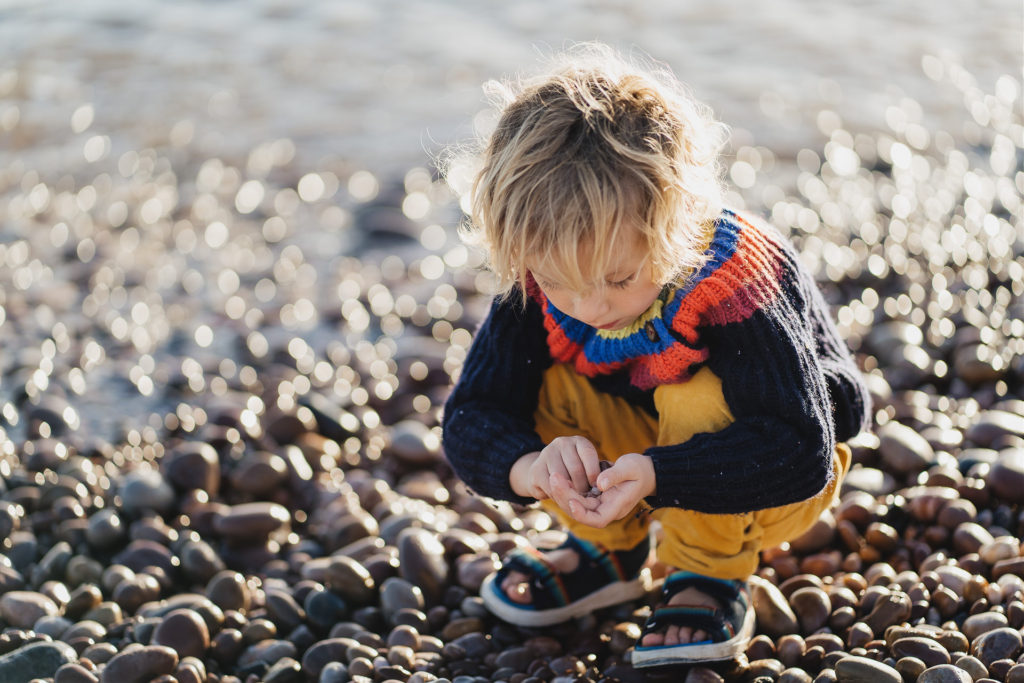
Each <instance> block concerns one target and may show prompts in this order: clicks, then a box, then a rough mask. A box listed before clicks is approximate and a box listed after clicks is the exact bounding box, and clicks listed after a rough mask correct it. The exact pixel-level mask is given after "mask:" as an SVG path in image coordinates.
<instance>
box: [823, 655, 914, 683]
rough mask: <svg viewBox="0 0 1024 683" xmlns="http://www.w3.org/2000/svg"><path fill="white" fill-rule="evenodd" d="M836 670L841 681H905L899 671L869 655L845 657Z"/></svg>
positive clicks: (879, 682)
mask: <svg viewBox="0 0 1024 683" xmlns="http://www.w3.org/2000/svg"><path fill="white" fill-rule="evenodd" d="M835 671H836V678H837V679H838V680H839V683H903V677H902V676H900V673H899V671H897V670H896V669H894V668H893V667H891V666H889V665H887V664H883V663H882V662H876V661H875V660H873V659H869V658H867V657H853V656H851V657H844V658H843V659H840V660H839V661H838V662H837V663H836V666H835Z"/></svg>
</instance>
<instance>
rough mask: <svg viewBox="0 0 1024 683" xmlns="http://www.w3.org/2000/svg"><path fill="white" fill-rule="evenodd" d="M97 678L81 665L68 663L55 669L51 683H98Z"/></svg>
mask: <svg viewBox="0 0 1024 683" xmlns="http://www.w3.org/2000/svg"><path fill="white" fill-rule="evenodd" d="M99 680H100V679H99V678H98V677H97V676H96V675H95V674H94V673H92V672H91V671H89V670H88V669H86V668H85V667H84V666H82V665H81V664H75V663H68V664H65V665H64V666H62V667H60V668H59V669H57V671H56V673H54V675H53V683H98V682H99Z"/></svg>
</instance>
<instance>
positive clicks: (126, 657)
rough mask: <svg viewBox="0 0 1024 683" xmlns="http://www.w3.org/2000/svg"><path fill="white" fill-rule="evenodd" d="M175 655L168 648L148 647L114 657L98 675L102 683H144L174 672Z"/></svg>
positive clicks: (176, 656) (176, 661)
mask: <svg viewBox="0 0 1024 683" xmlns="http://www.w3.org/2000/svg"><path fill="white" fill-rule="evenodd" d="M177 665H178V655H177V653H176V652H175V651H174V650H172V649H171V648H169V647H162V646H160V645H149V646H145V647H140V648H137V649H134V650H125V651H124V652H122V653H121V654H118V655H115V656H114V657H113V658H112V659H111V660H110V661H109V662H107V664H106V666H104V667H103V671H102V672H101V674H100V681H102V683H145V682H146V681H150V680H152V679H154V678H156V677H158V676H161V675H163V674H169V673H171V672H172V671H174V668H175V667H176V666H177Z"/></svg>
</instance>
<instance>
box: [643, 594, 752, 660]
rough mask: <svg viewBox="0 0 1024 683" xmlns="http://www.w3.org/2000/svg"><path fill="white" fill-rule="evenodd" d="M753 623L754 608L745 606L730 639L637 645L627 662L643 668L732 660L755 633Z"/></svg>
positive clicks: (744, 649) (740, 652)
mask: <svg viewBox="0 0 1024 683" xmlns="http://www.w3.org/2000/svg"><path fill="white" fill-rule="evenodd" d="M755 623H756V616H755V614H754V608H753V607H752V606H751V605H747V612H746V614H745V615H744V616H743V626H742V627H741V628H740V631H739V633H737V634H736V635H735V636H733V637H732V638H730V639H729V640H726V641H723V642H721V643H707V644H689V643H687V644H684V645H662V646H659V647H651V648H639V647H636V648H634V649H633V653H632V654H631V655H630V663H631V664H632V665H633V667H634V668H637V669H642V668H646V667H651V666H668V665H672V664H700V663H701V662H721V661H725V660H729V659H735V658H736V657H738V656H739V655H741V654H743V653H744V652H745V651H746V649H747V645H748V644H749V642H750V639H751V638H752V637H753V636H754V628H755Z"/></svg>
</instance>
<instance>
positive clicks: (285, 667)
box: [263, 657, 302, 683]
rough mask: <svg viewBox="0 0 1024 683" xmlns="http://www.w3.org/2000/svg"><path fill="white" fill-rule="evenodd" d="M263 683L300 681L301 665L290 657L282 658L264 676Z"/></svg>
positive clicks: (294, 682) (295, 682)
mask: <svg viewBox="0 0 1024 683" xmlns="http://www.w3.org/2000/svg"><path fill="white" fill-rule="evenodd" d="M263 680H264V682H265V683H297V682H298V681H301V680H302V665H301V664H299V662H297V661H296V660H295V659H292V658H291V657H283V658H281V659H279V660H278V661H277V663H275V664H274V665H273V666H272V667H270V668H269V669H268V670H267V673H266V674H264V676H263Z"/></svg>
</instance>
